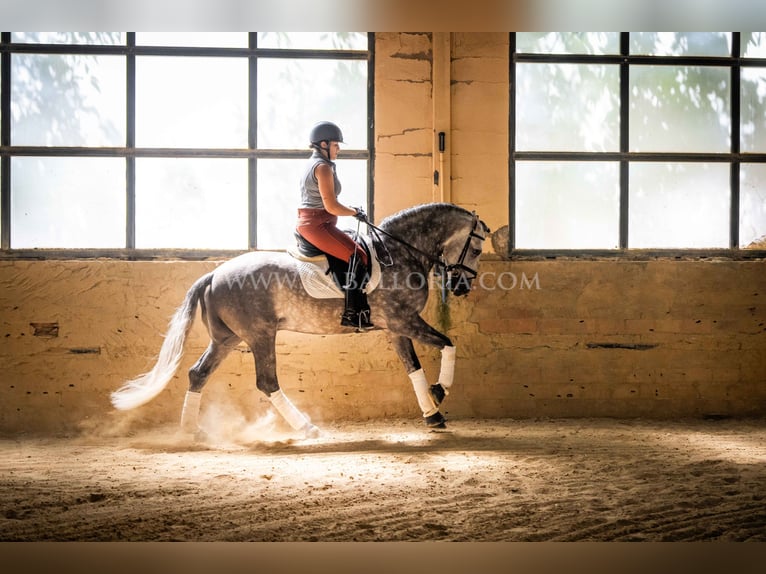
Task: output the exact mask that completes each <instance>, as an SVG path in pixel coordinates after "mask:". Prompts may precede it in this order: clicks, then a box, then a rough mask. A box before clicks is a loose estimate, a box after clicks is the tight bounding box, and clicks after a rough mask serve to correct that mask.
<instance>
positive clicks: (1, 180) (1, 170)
mask: <svg viewBox="0 0 766 574" xmlns="http://www.w3.org/2000/svg"><path fill="white" fill-rule="evenodd" d="M10 41H11V33H10V32H2V33H0V47H4V46H5V45H6V44H7V43H9V42H10ZM0 116H2V119H1V120H0V150H1V149H5V148H6V147H10V145H11V54H10V52H7V51H5V50H3V52H2V53H1V54H0ZM10 248H11V156H10V155H9V154H7V153H4V152H2V151H0V249H10Z"/></svg>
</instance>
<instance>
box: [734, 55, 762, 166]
mask: <svg viewBox="0 0 766 574" xmlns="http://www.w3.org/2000/svg"><path fill="white" fill-rule="evenodd" d="M741 74H742V76H741V81H740V94H741V98H740V101H741V102H742V110H741V119H742V129H741V130H740V133H741V149H742V151H743V152H761V153H763V152H766V112H765V110H766V68H742V72H741Z"/></svg>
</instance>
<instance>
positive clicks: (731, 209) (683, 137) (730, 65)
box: [510, 32, 766, 250]
mask: <svg viewBox="0 0 766 574" xmlns="http://www.w3.org/2000/svg"><path fill="white" fill-rule="evenodd" d="M511 81H512V88H511V123H512V125H511V128H510V134H511V136H510V139H511V166H510V176H511V177H510V184H511V185H510V189H511V198H510V200H511V201H510V204H511V208H510V222H511V225H510V229H511V237H510V245H511V248H512V249H516V250H618V249H630V248H635V249H652V250H664V249H721V248H723V249H727V248H742V249H745V248H758V249H764V248H766V33H764V32H758V33H744V32H743V33H710V32H705V33H686V32H684V33H680V32H679V33H675V32H649V33H603V32H598V33H585V32H583V33H559V32H550V33H516V34H512V35H511Z"/></svg>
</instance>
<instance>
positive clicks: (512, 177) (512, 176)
mask: <svg viewBox="0 0 766 574" xmlns="http://www.w3.org/2000/svg"><path fill="white" fill-rule="evenodd" d="M510 36H511V37H510V40H509V42H508V44H509V49H510V58H509V64H510V65H509V68H510V69H509V70H508V78H509V80H510V81H509V84H510V85H509V86H508V92H509V93H508V105H509V107H510V110H509V114H508V115H509V118H510V122H511V125H510V127H509V129H508V151H509V158H510V161H509V162H508V190H509V195H510V197H509V198H508V248H507V255H508V256H509V257H510V255H511V253H513V251H514V250H515V249H516V155H517V152H516V58H517V56H518V55H517V54H516V34H513V33H511V35H510Z"/></svg>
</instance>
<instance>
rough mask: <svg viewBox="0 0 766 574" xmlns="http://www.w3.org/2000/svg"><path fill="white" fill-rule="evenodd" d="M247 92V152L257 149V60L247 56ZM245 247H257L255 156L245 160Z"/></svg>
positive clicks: (253, 38)
mask: <svg viewBox="0 0 766 574" xmlns="http://www.w3.org/2000/svg"><path fill="white" fill-rule="evenodd" d="M247 41H248V45H249V47H250V50H251V51H252V52H255V50H256V49H257V48H258V33H257V32H250V33H249V34H248V36H247ZM247 81H248V90H247V107H248V112H247V113H248V115H247V146H248V149H249V150H255V149H257V148H258V58H257V57H256V56H255V55H250V56H248V80H247ZM247 214H248V215H247V246H248V248H249V249H256V248H257V247H258V160H257V159H256V157H255V156H249V157H248V158H247Z"/></svg>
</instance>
